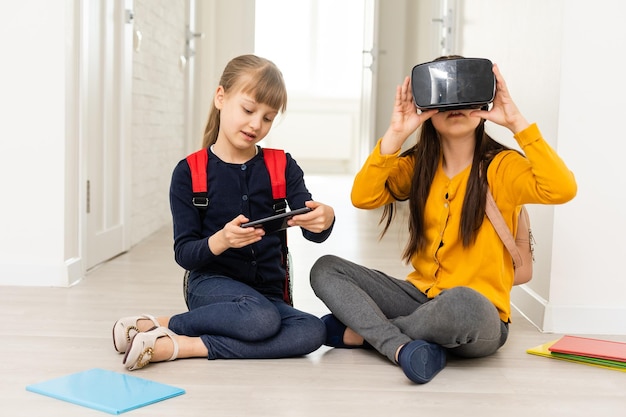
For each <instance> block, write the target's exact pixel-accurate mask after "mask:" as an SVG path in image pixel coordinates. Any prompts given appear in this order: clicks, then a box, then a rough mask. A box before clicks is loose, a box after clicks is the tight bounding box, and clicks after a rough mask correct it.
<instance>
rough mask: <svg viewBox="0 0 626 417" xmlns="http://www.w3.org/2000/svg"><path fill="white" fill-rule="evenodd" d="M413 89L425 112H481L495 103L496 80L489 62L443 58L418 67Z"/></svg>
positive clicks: (414, 73) (415, 97) (416, 67)
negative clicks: (481, 109)
mask: <svg viewBox="0 0 626 417" xmlns="http://www.w3.org/2000/svg"><path fill="white" fill-rule="evenodd" d="M411 86H412V90H413V100H414V101H415V105H416V106H417V107H418V108H419V109H421V110H431V109H437V110H458V109H470V108H471V109H473V108H476V109H478V108H483V107H486V106H487V105H488V104H489V103H491V102H492V101H493V99H494V97H495V93H496V78H495V76H494V75H493V64H492V62H491V61H490V60H488V59H484V58H455V59H443V60H440V61H432V62H426V63H424V64H419V65H416V66H414V67H413V70H412V71H411Z"/></svg>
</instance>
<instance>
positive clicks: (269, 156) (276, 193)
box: [263, 148, 293, 306]
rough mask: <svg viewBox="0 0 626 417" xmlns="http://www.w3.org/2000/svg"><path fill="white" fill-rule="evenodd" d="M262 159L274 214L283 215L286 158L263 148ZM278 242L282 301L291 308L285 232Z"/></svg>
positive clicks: (289, 272) (284, 206) (285, 195)
mask: <svg viewBox="0 0 626 417" xmlns="http://www.w3.org/2000/svg"><path fill="white" fill-rule="evenodd" d="M263 159H264V161H265V166H266V167H267V171H268V172H269V173H270V181H271V183H272V196H273V197H274V212H276V213H284V212H285V211H286V210H287V200H286V198H287V180H286V178H285V171H286V169H287V156H286V155H285V151H283V150H282V149H270V148H263ZM278 233H280V240H281V242H282V254H283V266H284V268H285V273H286V275H285V284H284V287H283V299H284V300H285V302H286V303H287V304H289V305H291V306H293V297H292V282H291V267H290V265H289V249H288V247H287V231H286V230H281V231H280V232H278Z"/></svg>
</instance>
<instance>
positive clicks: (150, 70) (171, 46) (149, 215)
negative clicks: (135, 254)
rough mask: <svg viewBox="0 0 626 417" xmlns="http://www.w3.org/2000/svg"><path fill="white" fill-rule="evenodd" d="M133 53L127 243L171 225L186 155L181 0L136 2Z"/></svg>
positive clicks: (182, 2)
mask: <svg viewBox="0 0 626 417" xmlns="http://www.w3.org/2000/svg"><path fill="white" fill-rule="evenodd" d="M134 5H135V6H134V12H135V23H134V25H135V26H134V27H135V30H139V31H140V32H141V34H142V42H141V48H140V50H139V51H138V52H137V51H135V52H133V86H132V88H133V92H132V97H133V98H132V112H133V113H132V195H131V199H132V202H131V205H132V219H131V245H135V244H136V243H138V242H140V241H141V240H142V239H144V238H146V237H147V236H149V235H151V234H152V233H154V232H156V231H157V230H158V229H160V228H161V227H163V226H164V225H165V224H167V223H168V222H170V220H171V214H170V210H169V198H168V195H169V184H170V178H171V173H172V169H173V168H174V165H175V164H176V163H177V162H178V161H179V160H180V159H181V158H182V157H184V152H185V151H184V149H185V147H184V143H185V137H184V134H185V114H184V111H185V102H184V100H185V73H184V72H183V71H181V69H180V67H179V58H180V56H181V55H182V54H183V52H184V48H185V30H186V29H185V22H186V19H185V2H184V0H135V2H134Z"/></svg>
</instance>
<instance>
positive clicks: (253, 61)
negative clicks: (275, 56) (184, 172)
mask: <svg viewBox="0 0 626 417" xmlns="http://www.w3.org/2000/svg"><path fill="white" fill-rule="evenodd" d="M219 85H220V86H222V87H223V88H224V92H225V93H230V92H231V91H232V92H235V91H240V92H242V93H246V94H249V95H250V96H251V97H252V98H254V100H255V101H256V102H257V103H261V104H266V105H268V106H270V107H271V108H273V109H275V110H276V111H278V112H285V110H287V89H286V87H285V81H284V80H283V75H282V73H281V72H280V70H279V69H278V67H277V66H276V65H275V64H274V63H273V62H272V61H270V60H268V59H265V58H261V57H258V56H256V55H241V56H238V57H236V58H233V59H232V60H231V61H230V62H229V63H228V64H227V65H226V68H224V72H223V73H222V77H221V78H220V84H219ZM219 130H220V110H219V109H218V108H217V107H215V103H213V105H212V107H211V111H210V112H209V119H208V121H207V124H206V127H205V128H204V137H203V138H202V147H203V148H208V147H209V146H211V145H212V144H214V143H215V141H216V140H217V135H218V133H219Z"/></svg>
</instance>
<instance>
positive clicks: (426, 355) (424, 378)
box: [398, 340, 446, 384]
mask: <svg viewBox="0 0 626 417" xmlns="http://www.w3.org/2000/svg"><path fill="white" fill-rule="evenodd" d="M398 363H399V364H400V366H401V367H402V370H403V371H404V374H405V375H406V376H407V377H408V378H409V379H410V380H411V381H413V382H416V383H418V384H425V383H427V382H428V381H430V380H431V379H433V377H434V376H435V375H437V374H438V373H439V371H441V370H442V369H443V368H444V367H445V366H446V351H445V349H444V348H442V347H441V346H439V345H437V344H435V343H428V342H426V341H424V340H414V341H412V342H409V343H407V344H406V345H404V346H403V347H402V349H400V353H399V354H398Z"/></svg>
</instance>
